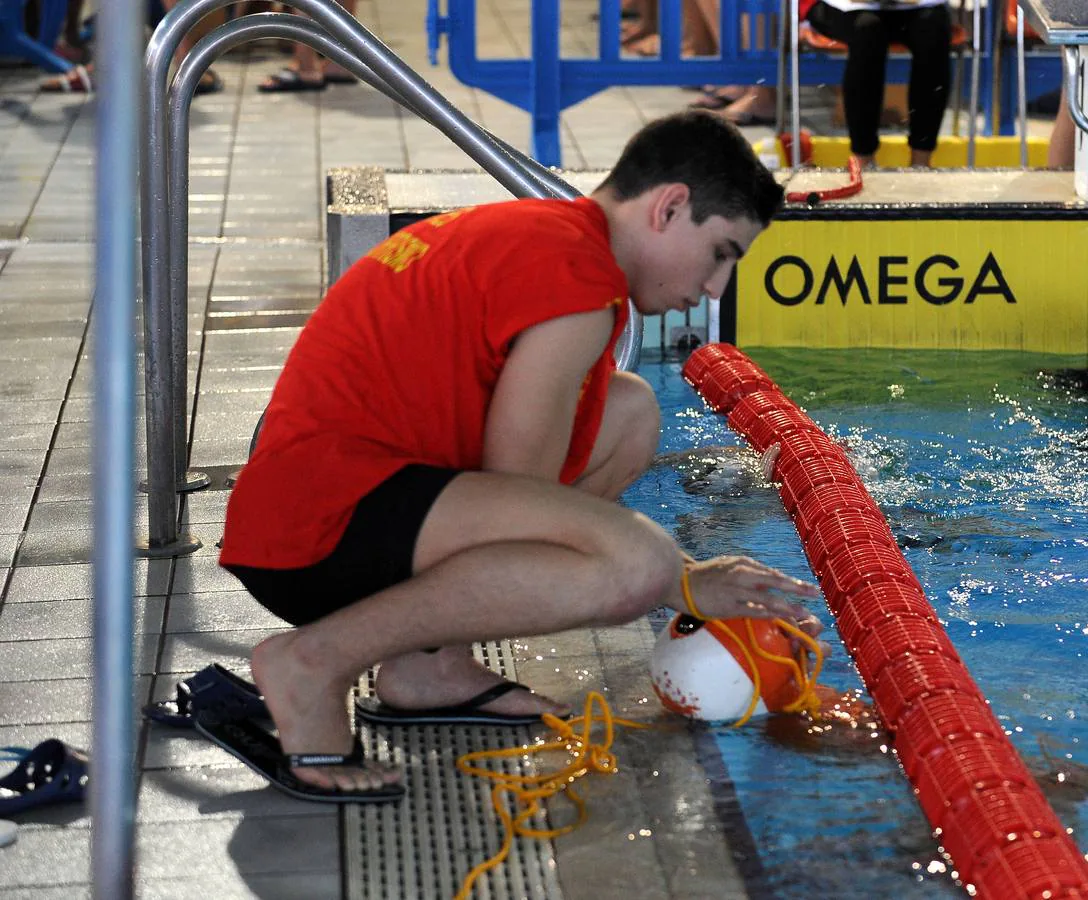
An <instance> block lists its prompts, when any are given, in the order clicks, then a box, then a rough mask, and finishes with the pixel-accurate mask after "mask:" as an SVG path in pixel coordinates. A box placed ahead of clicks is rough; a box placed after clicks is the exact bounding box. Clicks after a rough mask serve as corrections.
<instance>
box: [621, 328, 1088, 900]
mask: <svg viewBox="0 0 1088 900" xmlns="http://www.w3.org/2000/svg"><path fill="white" fill-rule="evenodd" d="M749 352H750V354H751V356H752V357H753V358H754V359H755V360H756V361H757V362H758V363H759V364H760V365H761V366H763V367H764V368H765V369H766V370H767V371H768V373H769V374H770V375H771V377H773V378H774V379H775V380H776V381H777V383H778V384H779V385H780V386H781V388H782V389H783V391H784V392H785V393H786V394H787V395H788V396H790V397H791V398H792V399H793V400H794V401H796V402H797V403H799V404H800V405H801V406H802V407H803V408H804V409H805V410H806V411H807V412H808V414H809V415H810V416H811V417H812V418H813V419H814V420H815V421H816V422H817V424H819V425H820V426H821V427H822V428H824V430H825V431H827V432H828V433H829V434H831V435H832V436H834V437H836V438H837V439H839V440H840V441H841V442H842V443H843V444H844V445H845V446H846V447H847V448H848V452H849V453H850V455H851V457H852V459H853V460H854V463H855V466H856V468H857V469H858V472H859V474H860V475H861V477H862V480H863V481H864V482H865V485H866V487H867V488H868V490H869V492H870V493H871V494H872V495H873V497H874V499H875V500H876V501H877V502H878V503H879V504H880V506H881V509H882V510H883V511H884V513H885V515H886V516H887V517H888V521H889V523H890V524H891V526H892V530H893V532H894V533H895V535H896V537H897V540H898V541H899V544H900V547H901V548H902V550H903V553H904V555H905V556H906V558H907V560H908V562H910V564H911V565H912V566H913V568H914V571H915V572H916V573H917V575H918V577H919V578H920V580H921V582H922V585H923V586H924V588H925V590H926V594H927V596H928V597H929V600H930V602H931V603H932V604H933V606H934V607H935V609H936V610H937V613H938V615H939V617H940V620H941V623H942V624H943V625H944V627H945V629H946V630H947V632H948V634H949V636H950V637H951V639H952V641H953V643H954V644H955V645H956V648H957V650H958V651H959V653H960V655H961V656H962V657H963V660H964V662H965V663H966V664H967V667H968V669H969V670H970V672H971V673H972V675H973V676H974V678H975V680H976V681H977V682H978V684H979V686H980V687H981V688H982V690H983V692H984V693H985V695H986V696H987V697H988V698H989V699H990V701H991V703H992V705H993V708H994V711H995V713H996V714H997V716H998V718H999V719H1000V720H1001V722H1002V723H1003V725H1004V726H1005V728H1006V730H1007V731H1009V732H1010V737H1011V739H1012V740H1013V742H1014V743H1015V745H1016V746H1017V748H1018V750H1019V751H1020V753H1021V755H1022V756H1023V757H1024V758H1025V761H1026V762H1027V763H1028V765H1029V768H1031V769H1032V771H1033V772H1034V773H1035V774H1036V776H1037V778H1038V779H1039V781H1040V784H1041V785H1042V787H1043V789H1044V792H1045V793H1046V795H1047V797H1048V798H1049V800H1050V802H1051V804H1052V806H1053V807H1054V809H1055V811H1056V812H1057V813H1058V815H1059V817H1060V818H1061V819H1062V821H1063V823H1064V824H1065V825H1066V826H1067V827H1070V828H1072V829H1073V830H1074V838H1075V839H1076V840H1077V841H1078V844H1079V846H1080V847H1081V849H1082V850H1088V799H1086V798H1088V478H1086V477H1085V471H1084V469H1085V466H1086V464H1088V380H1086V379H1085V377H1084V372H1083V370H1082V371H1080V372H1077V371H1076V370H1075V369H1073V368H1072V366H1073V365H1074V364H1077V365H1083V361H1082V360H1075V361H1071V360H1069V359H1066V358H1060V357H1046V356H1039V355H1031V354H1016V353H955V352H937V351H910V352H901V351H881V350H874V351H857V350H849V351H833V350H823V351H817V350H792V349H791V350H758V349H756V350H751V351H749ZM680 368H681V362H680V361H676V360H672V361H670V360H667V359H666V360H662V359H649V360H645V361H644V362H643V365H642V366H641V368H640V374H641V375H642V376H643V377H645V378H647V379H648V380H649V381H650V383H651V384H652V385H653V387H654V389H655V390H656V392H657V394H658V398H659V400H660V402H661V405H662V412H663V435H662V451H663V452H665V453H667V454H680V455H676V456H673V455H670V456H668V457H666V459H667V462H666V463H664V464H662V465H659V466H657V467H655V468H654V469H653V470H651V472H650V473H648V474H647V475H646V476H645V477H644V478H643V479H642V480H640V481H639V482H638V483H637V484H636V485H634V486H633V487H632V488H631V489H630V490H629V491H628V493H627V495H626V496H625V498H624V499H625V502H627V503H628V504H629V505H631V506H633V507H635V508H637V509H639V510H641V511H642V512H644V513H646V514H647V515H649V516H651V517H652V518H653V519H655V520H656V521H657V522H658V523H660V524H661V525H662V526H664V527H665V528H666V529H668V530H670V531H671V532H672V533H673V534H675V535H676V537H677V539H678V541H679V542H680V544H681V545H682V546H683V547H684V548H685V549H686V550H687V551H688V552H690V553H691V554H692V555H693V556H695V557H696V558H707V557H710V556H714V555H716V554H721V553H734V554H738V553H743V554H747V555H750V556H754V557H756V558H758V559H760V560H762V561H764V562H766V563H768V564H770V565H774V566H777V567H778V568H781V569H783V570H785V571H787V572H789V573H790V574H793V575H797V576H798V577H804V578H808V579H811V578H812V574H811V572H810V571H809V568H808V563H807V561H806V559H805V557H804V553H803V551H802V549H801V544H800V541H799V539H798V537H797V533H796V531H795V529H794V527H793V524H792V522H791V521H790V519H789V518H788V516H787V515H786V513H785V511H784V510H783V508H782V505H781V501H780V500H779V498H778V494H777V491H775V490H774V489H773V488H772V487H771V486H769V485H767V484H766V483H765V482H764V481H763V480H762V478H761V476H760V475H759V474H758V469H757V467H756V457H755V455H754V454H753V453H751V452H750V451H747V450H743V449H741V448H743V446H744V445H743V441H742V440H741V439H740V438H739V437H737V436H736V435H734V433H733V432H731V431H730V430H729V429H728V427H727V426H726V423H725V420H724V418H722V417H721V416H717V415H715V414H713V413H711V412H710V411H709V410H707V409H706V408H705V406H704V405H703V403H702V401H701V400H700V399H699V398H698V397H697V396H696V395H695V394H694V392H693V391H692V390H691V389H690V388H689V387H688V386H687V385H686V384H685V383H684V382H683V380H682V379H681V377H680ZM715 447H718V448H721V447H725V448H728V449H719V450H713V449H709V450H707V451H706V452H704V453H698V454H685V451H690V450H691V449H692V448H715ZM813 608H814V609H815V611H817V612H818V614H819V615H820V617H821V619H822V620H823V621H824V622H825V623H826V624H827V626H828V634H829V637H828V639H829V640H830V642H831V643H832V644H833V646H834V647H835V652H834V653H833V654H832V656H831V657H830V658H829V659H828V660H827V663H826V665H825V669H824V674H823V675H822V676H821V678H820V680H821V682H823V683H825V684H830V685H832V686H834V687H836V688H840V689H842V690H848V689H855V688H860V687H861V682H860V679H859V678H858V676H857V674H856V672H855V671H854V669H853V666H852V664H851V663H850V660H849V658H848V657H847V656H846V653H845V651H844V650H843V648H842V645H841V644H840V643H839V642H838V639H837V635H836V634H835V632H834V629H833V627H831V623H832V616H831V614H830V612H829V611H828V610H827V608H826V606H823V605H822V603H818V604H814V605H813ZM701 741H702V743H703V745H704V746H705V747H707V748H709V749H708V752H709V753H710V754H711V755H717V754H720V758H721V763H724V770H725V773H726V775H725V776H720V777H719V780H720V781H721V782H722V783H721V784H719V785H717V788H718V789H719V790H722V791H726V792H729V793H732V794H735V796H736V799H737V801H738V803H739V807H740V810H741V811H742V813H743V815H742V816H739V817H734V818H733V819H732V820H731V821H730V822H726V823H725V824H726V827H727V828H728V829H730V830H732V831H733V832H734V833H733V835H732V836H733V838H734V843H735V845H736V846H737V847H741V848H744V847H751V846H753V845H754V848H755V851H756V854H757V856H758V858H757V859H752V858H751V854H750V853H749V854H746V856H745V858H744V859H742V860H739V861H740V862H741V866H740V868H741V871H742V873H743V874H744V875H745V879H746V882H747V884H748V887H749V891H750V893H751V894H752V896H754V897H782V898H792V897H798V898H800V897H804V898H806V900H812V898H877V897H891V896H895V895H897V894H901V895H905V896H909V897H927V898H928V897H962V896H966V894H965V893H964V892H963V891H962V889H961V888H959V887H957V886H956V885H955V882H954V881H953V878H952V874H951V872H950V871H949V867H947V866H946V864H945V861H944V860H943V858H942V857H941V855H940V854H939V853H938V852H937V845H936V842H935V841H934V840H933V839H932V837H931V835H930V831H929V826H928V823H927V822H926V820H925V817H924V816H923V815H922V812H921V810H920V809H919V807H918V805H917V803H916V802H915V800H914V797H913V795H912V793H911V789H910V785H909V783H908V782H907V780H906V778H905V776H904V775H903V774H902V772H901V770H900V768H899V766H898V763H897V762H896V761H895V758H894V756H892V755H891V754H890V753H889V752H888V748H887V746H886V742H885V736H884V735H883V734H881V733H878V732H872V733H868V732H867V733H863V734H862V733H857V732H854V733H851V734H844V733H842V732H841V731H840V732H836V733H835V734H827V735H825V734H821V733H812V732H811V731H809V730H808V729H806V728H805V727H803V726H802V725H800V723H799V722H798V721H797V720H795V719H790V718H786V717H777V718H764V719H762V720H759V721H756V722H754V723H752V724H749V725H747V726H745V727H743V728H741V729H729V728H724V727H717V728H709V729H707V731H706V733H705V735H704V737H703V738H701ZM704 756H705V754H704ZM721 763H718V764H717V769H719V770H720V769H721ZM741 832H743V833H741Z"/></svg>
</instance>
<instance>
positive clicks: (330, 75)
mask: <svg viewBox="0 0 1088 900" xmlns="http://www.w3.org/2000/svg"><path fill="white" fill-rule="evenodd" d="M358 81H359V79H358V78H356V77H355V76H354V75H352V74H351V72H326V73H325V84H355V83H357V82H358Z"/></svg>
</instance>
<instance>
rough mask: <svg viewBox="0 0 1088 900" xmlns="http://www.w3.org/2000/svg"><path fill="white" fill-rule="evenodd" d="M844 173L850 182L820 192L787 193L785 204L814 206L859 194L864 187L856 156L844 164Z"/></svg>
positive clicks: (859, 164) (859, 163)
mask: <svg viewBox="0 0 1088 900" xmlns="http://www.w3.org/2000/svg"><path fill="white" fill-rule="evenodd" d="M846 172H847V174H848V175H849V176H850V180H849V181H848V182H847V183H846V184H843V185H840V186H839V187H833V188H824V189H823V190H822V191H787V192H786V202H787V203H808V204H810V205H811V206H815V205H816V204H817V203H820V202H822V201H824V200H843V199H845V198H846V197H853V196H854V195H855V194H860V193H861V189H862V188H863V187H864V186H865V185H864V183H863V182H862V179H861V162H860V161H859V160H858V158H857V157H856V156H851V157H850V161H849V162H848V163H847V164H846Z"/></svg>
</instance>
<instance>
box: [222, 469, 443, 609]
mask: <svg viewBox="0 0 1088 900" xmlns="http://www.w3.org/2000/svg"><path fill="white" fill-rule="evenodd" d="M460 474H461V473H460V471H459V470H457V469H443V468H439V467H437V466H426V465H420V464H412V465H407V466H405V467H404V468H403V469H401V470H400V471H398V472H396V473H395V474H393V475H391V476H390V477H389V478H387V479H386V480H385V481H383V482H382V483H381V484H379V485H378V486H377V487H376V488H375V489H374V490H373V491H371V492H370V493H369V494H367V495H366V496H365V497H363V499H362V500H360V501H359V502H358V504H356V506H355V512H354V513H352V516H351V520H350V521H349V522H348V526H347V528H346V529H345V530H344V534H343V536H342V537H341V538H340V542H339V543H338V544H337V545H336V547H335V548H334V549H333V551H332V553H330V554H329V555H328V556H326V557H325V558H324V559H323V560H321V561H320V562H318V563H314V564H313V565H311V566H304V567H302V568H300V569H262V568H253V567H251V566H239V565H228V566H224V568H226V569H227V571H229V572H231V573H232V574H233V575H235V576H236V577H237V578H238V580H239V581H241V582H242V584H243V585H245V588H246V590H247V591H249V592H250V593H251V594H252V595H253V596H254V597H255V598H256V600H257V602H258V603H260V604H261V605H262V606H263V607H265V608H266V609H267V610H268V611H269V612H271V613H273V614H274V615H276V616H279V617H280V618H281V619H284V620H285V621H287V622H290V623H291V624H292V625H306V624H308V623H310V622H314V621H316V620H318V619H321V618H324V617H325V616H327V615H329V614H330V613H333V612H336V611H337V610H338V609H343V608H344V607H345V606H350V605H351V604H352V603H355V602H356V601H358V600H361V599H363V598H364V597H369V596H370V595H371V594H376V593H378V591H382V590H385V589H386V588H388V587H392V586H393V585H394V584H399V583H400V582H402V581H406V580H407V579H408V578H410V577H411V576H412V557H413V556H414V554H415V547H416V539H417V538H418V537H419V532H420V529H421V528H422V527H423V520H424V519H425V518H426V517H427V513H428V512H430V509H431V506H433V505H434V501H435V500H436V499H438V495H439V494H441V493H442V491H443V490H444V489H445V487H446V485H448V484H449V483H450V482H451V481H452V480H453V479H454V478H456V477H457V476H458V475H460Z"/></svg>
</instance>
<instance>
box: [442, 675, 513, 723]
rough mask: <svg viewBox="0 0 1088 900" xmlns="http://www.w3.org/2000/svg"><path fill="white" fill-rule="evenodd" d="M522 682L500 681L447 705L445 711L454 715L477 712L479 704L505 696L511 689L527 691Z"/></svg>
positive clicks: (483, 704)
mask: <svg viewBox="0 0 1088 900" xmlns="http://www.w3.org/2000/svg"><path fill="white" fill-rule="evenodd" d="M529 690H530V689H529V688H527V687H526V686H525V685H524V684H519V683H518V682H516V681H501V682H499V683H498V684H496V685H494V686H492V687H489V688H488V689H487V690H486V691H481V692H480V693H478V694H477V695H476V696H475V697H470V698H469V699H468V700H466V701H465V702H464V703H458V704H457V705H456V706H449V707H447V708H446V710H445V711H446V712H447V713H451V714H454V715H456V714H457V713H471V712H478V711H479V710H480V707H481V706H487V704H488V703H490V702H491V701H492V700H498V699H499V697H505V696H506V695H507V694H509V693H510V692H511V691H529Z"/></svg>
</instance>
